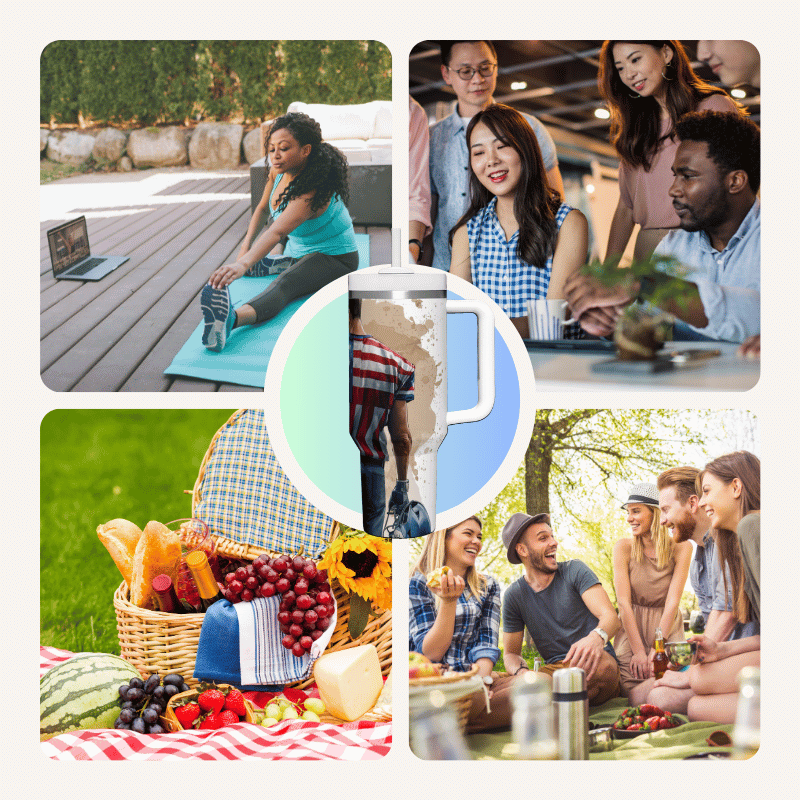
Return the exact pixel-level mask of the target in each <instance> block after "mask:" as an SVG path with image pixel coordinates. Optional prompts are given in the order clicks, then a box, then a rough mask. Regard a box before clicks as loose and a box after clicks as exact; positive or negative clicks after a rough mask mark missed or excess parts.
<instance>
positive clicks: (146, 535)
mask: <svg viewBox="0 0 800 800" xmlns="http://www.w3.org/2000/svg"><path fill="white" fill-rule="evenodd" d="M180 561H181V542H180V539H179V538H178V534H177V533H175V532H174V531H171V530H170V529H169V528H167V526H166V525H162V524H161V523H160V522H148V523H147V525H146V526H145V529H144V530H143V531H142V535H141V536H140V537H139V541H138V543H137V545H136V552H135V553H134V556H133V573H132V575H131V582H130V584H129V585H130V587H131V603H133V604H134V605H135V606H139V608H157V605H156V602H155V593H154V592H153V578H155V577H156V575H161V574H164V575H169V577H170V578H172V582H173V584H175V583H176V581H177V578H178V567H179V566H180Z"/></svg>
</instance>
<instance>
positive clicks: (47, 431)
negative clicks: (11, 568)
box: [39, 409, 233, 654]
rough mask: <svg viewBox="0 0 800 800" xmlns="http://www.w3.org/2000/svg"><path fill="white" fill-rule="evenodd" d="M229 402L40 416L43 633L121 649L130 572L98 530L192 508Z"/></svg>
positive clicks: (49, 640)
mask: <svg viewBox="0 0 800 800" xmlns="http://www.w3.org/2000/svg"><path fill="white" fill-rule="evenodd" d="M231 413H233V412H232V411H230V410H227V411H223V410H206V409H204V410H141V411H118V410H100V411H98V410H58V411H52V412H51V413H50V414H48V415H47V416H46V417H45V418H44V420H43V421H42V425H41V441H40V447H41V450H40V455H41V464H40V481H41V491H40V516H41V520H40V525H41V528H40V540H39V543H40V556H39V558H40V562H39V563H40V590H39V598H40V629H39V630H40V642H41V644H43V645H49V646H52V647H61V648H64V649H66V650H72V651H73V652H80V651H91V652H101V653H115V654H118V653H119V643H118V641H117V629H116V617H115V615H114V605H113V595H114V591H115V590H116V588H117V587H118V586H119V584H120V582H121V581H122V577H121V575H120V573H119V571H118V570H117V567H116V565H115V564H114V562H113V560H112V559H111V556H110V555H109V554H108V551H107V550H106V549H105V547H104V546H103V545H102V544H101V542H100V540H99V539H98V538H97V533H96V529H97V526H98V525H101V524H102V523H104V522H108V521H109V520H112V519H116V518H120V517H121V518H123V519H128V520H130V521H131V522H134V523H136V524H137V525H138V526H139V527H140V528H144V526H145V525H146V524H147V523H148V521H150V520H151V519H155V520H159V521H160V522H169V521H170V520H173V519H179V518H181V517H188V516H189V515H190V514H191V497H190V496H189V495H187V494H184V490H185V489H191V488H192V487H193V486H194V482H195V479H196V478H197V472H198V469H199V467H200V462H201V461H202V459H203V456H204V454H205V452H206V449H207V448H208V444H209V442H210V441H211V438H212V437H213V436H214V433H215V432H216V431H217V429H218V428H219V427H220V426H221V425H222V424H223V423H224V422H225V420H226V419H227V418H228V417H229V416H230V415H231Z"/></svg>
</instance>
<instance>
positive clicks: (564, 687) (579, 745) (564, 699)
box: [553, 667, 589, 761]
mask: <svg viewBox="0 0 800 800" xmlns="http://www.w3.org/2000/svg"><path fill="white" fill-rule="evenodd" d="M553 708H554V710H555V720H556V739H557V741H558V758H559V760H561V761H583V760H586V759H588V758H589V695H588V693H587V691H586V674H585V673H584V671H583V670H582V669H579V668H578V667H568V668H566V669H557V670H556V671H555V672H554V673H553Z"/></svg>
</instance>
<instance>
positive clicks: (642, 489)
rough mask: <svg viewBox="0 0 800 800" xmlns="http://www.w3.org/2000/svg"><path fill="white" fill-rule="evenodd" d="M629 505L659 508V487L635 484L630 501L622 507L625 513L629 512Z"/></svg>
mask: <svg viewBox="0 0 800 800" xmlns="http://www.w3.org/2000/svg"><path fill="white" fill-rule="evenodd" d="M628 503H638V504H639V505H642V506H651V507H652V508H658V486H656V485H655V484H654V483H635V484H634V485H633V486H631V492H630V495H629V496H628V499H627V500H626V501H625V502H624V503H623V504H622V506H621V508H622V509H623V511H624V510H627V508H628Z"/></svg>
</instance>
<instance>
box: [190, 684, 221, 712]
mask: <svg viewBox="0 0 800 800" xmlns="http://www.w3.org/2000/svg"><path fill="white" fill-rule="evenodd" d="M197 702H198V703H199V704H200V708H202V709H203V711H213V712H214V713H216V714H218V713H219V712H220V711H222V707H223V706H224V705H225V695H224V694H222V692H221V691H220V690H219V689H206V690H205V691H204V692H203V693H202V694H201V695H200V696H199V697H198V698H197Z"/></svg>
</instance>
